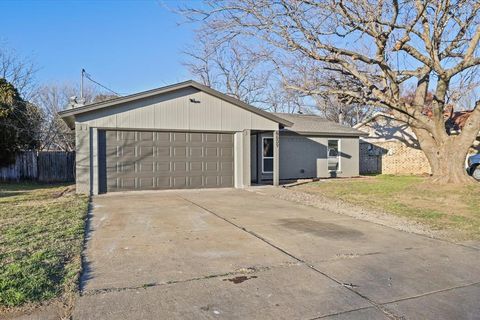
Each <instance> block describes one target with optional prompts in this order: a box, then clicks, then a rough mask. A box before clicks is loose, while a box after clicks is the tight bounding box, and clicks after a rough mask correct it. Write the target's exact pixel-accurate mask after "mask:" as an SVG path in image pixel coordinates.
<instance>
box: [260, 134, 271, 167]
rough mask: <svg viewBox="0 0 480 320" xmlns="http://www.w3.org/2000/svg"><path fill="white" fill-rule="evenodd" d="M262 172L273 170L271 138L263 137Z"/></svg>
mask: <svg viewBox="0 0 480 320" xmlns="http://www.w3.org/2000/svg"><path fill="white" fill-rule="evenodd" d="M262 172H263V173H272V172H273V138H263V151H262Z"/></svg>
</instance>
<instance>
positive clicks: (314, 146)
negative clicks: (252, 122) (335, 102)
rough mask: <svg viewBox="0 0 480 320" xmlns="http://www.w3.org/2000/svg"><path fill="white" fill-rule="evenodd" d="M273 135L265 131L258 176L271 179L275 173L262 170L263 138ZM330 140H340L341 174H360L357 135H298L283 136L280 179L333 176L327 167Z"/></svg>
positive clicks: (260, 141) (346, 175)
mask: <svg viewBox="0 0 480 320" xmlns="http://www.w3.org/2000/svg"><path fill="white" fill-rule="evenodd" d="M261 137H272V134H271V133H263V134H261V135H260V139H259V142H258V145H257V151H258V163H259V165H258V167H259V168H258V170H257V172H258V175H259V177H260V179H262V180H271V179H272V174H268V173H267V174H265V173H262V139H261ZM329 139H338V140H339V141H340V154H341V159H340V171H338V172H337V176H338V177H355V176H358V175H359V143H358V142H359V139H358V138H356V137H353V138H351V137H318V136H303V135H295V134H282V135H281V136H280V179H281V180H289V179H301V178H325V177H330V173H329V172H328V169H327V144H328V140H329Z"/></svg>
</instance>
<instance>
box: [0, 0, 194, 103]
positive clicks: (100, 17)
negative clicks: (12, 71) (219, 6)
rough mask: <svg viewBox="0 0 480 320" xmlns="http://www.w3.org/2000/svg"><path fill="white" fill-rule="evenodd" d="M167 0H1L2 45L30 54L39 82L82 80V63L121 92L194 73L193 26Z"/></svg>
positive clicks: (188, 76)
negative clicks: (190, 64) (189, 65)
mask: <svg viewBox="0 0 480 320" xmlns="http://www.w3.org/2000/svg"><path fill="white" fill-rule="evenodd" d="M175 6H176V3H175V2H173V1H172V2H169V1H163V0H162V1H147V0H144V1H105V0H99V1H80V0H79V1H60V0H59V1H25V0H17V1H10V0H2V1H0V12H2V19H0V45H6V46H7V47H8V48H10V49H14V50H16V52H17V53H18V54H19V55H22V56H27V57H29V58H30V59H31V60H33V62H34V63H35V65H36V66H37V68H38V72H37V76H36V78H37V81H38V83H39V84H62V83H64V82H66V83H69V84H78V83H79V82H80V71H81V69H82V68H85V70H86V71H87V72H88V73H89V74H90V75H91V76H92V78H93V79H95V80H97V81H99V82H100V83H102V84H104V85H105V86H107V87H108V88H111V89H112V90H114V91H116V92H118V93H120V94H121V95H125V94H130V93H134V92H138V91H143V90H148V89H152V88H156V87H160V86H164V85H167V84H172V83H175V82H179V81H183V80H187V79H190V78H191V76H190V75H189V73H188V71H187V70H186V68H184V67H183V65H182V60H184V59H185V58H186V57H185V56H184V55H182V51H184V50H186V49H188V46H189V45H191V44H192V41H193V28H194V26H193V25H191V24H185V23H180V22H182V18H181V17H180V16H178V15H177V14H176V13H174V12H172V9H173V8H174V7H175Z"/></svg>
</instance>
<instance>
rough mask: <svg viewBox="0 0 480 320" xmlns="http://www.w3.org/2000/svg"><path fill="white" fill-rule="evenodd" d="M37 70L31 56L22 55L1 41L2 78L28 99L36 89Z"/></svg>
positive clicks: (0, 69) (0, 62) (0, 61)
mask: <svg viewBox="0 0 480 320" xmlns="http://www.w3.org/2000/svg"><path fill="white" fill-rule="evenodd" d="M36 71H37V68H36V66H35V64H34V63H33V61H32V60H31V59H30V58H28V57H24V56H22V55H20V54H19V53H18V52H16V51H15V50H14V49H12V48H10V47H9V46H8V45H7V44H6V43H0V78H3V79H6V80H7V81H8V82H10V83H11V84H12V85H13V86H14V87H15V88H16V89H17V91H18V92H19V94H20V96H21V97H22V98H23V99H25V100H27V101H28V100H29V99H30V98H31V97H32V95H33V94H34V91H35V87H36V82H35V73H36Z"/></svg>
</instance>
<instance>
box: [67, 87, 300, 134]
mask: <svg viewBox="0 0 480 320" xmlns="http://www.w3.org/2000/svg"><path fill="white" fill-rule="evenodd" d="M188 87H192V88H195V89H197V90H200V91H203V92H206V93H208V94H210V95H212V96H214V97H217V98H219V99H221V100H224V101H227V102H230V103H231V104H234V105H236V106H238V107H240V108H242V109H245V110H247V111H250V112H252V113H255V114H258V115H259V116H262V117H264V118H267V119H269V120H272V121H274V122H277V123H279V124H281V125H283V126H285V127H290V126H292V125H293V123H292V122H290V121H288V120H286V119H284V118H280V117H278V116H276V115H274V114H272V113H270V112H267V111H264V110H261V109H259V108H256V107H254V106H251V105H249V104H247V103H245V102H243V101H240V100H238V99H236V98H233V97H230V96H228V95H226V94H224V93H221V92H219V91H217V90H214V89H212V88H210V87H207V86H205V85H203V84H200V83H198V82H196V81H193V80H188V81H185V82H179V83H176V84H172V85H169V86H165V87H161V88H157V89H152V90H148V91H143V92H139V93H134V94H131V95H128V96H124V97H118V98H114V99H110V100H107V101H102V102H96V103H91V104H87V105H84V106H80V107H76V108H72V109H67V110H63V111H60V112H59V113H58V114H59V115H60V116H61V117H62V118H63V120H64V121H65V122H66V123H67V124H68V126H69V127H70V128H74V127H75V115H78V114H82V113H86V112H92V111H96V110H99V109H104V108H109V107H113V106H117V105H119V104H122V103H127V102H132V101H136V100H140V99H145V98H149V97H153V96H157V95H161V94H165V93H169V92H172V91H176V90H180V89H183V88H188Z"/></svg>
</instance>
